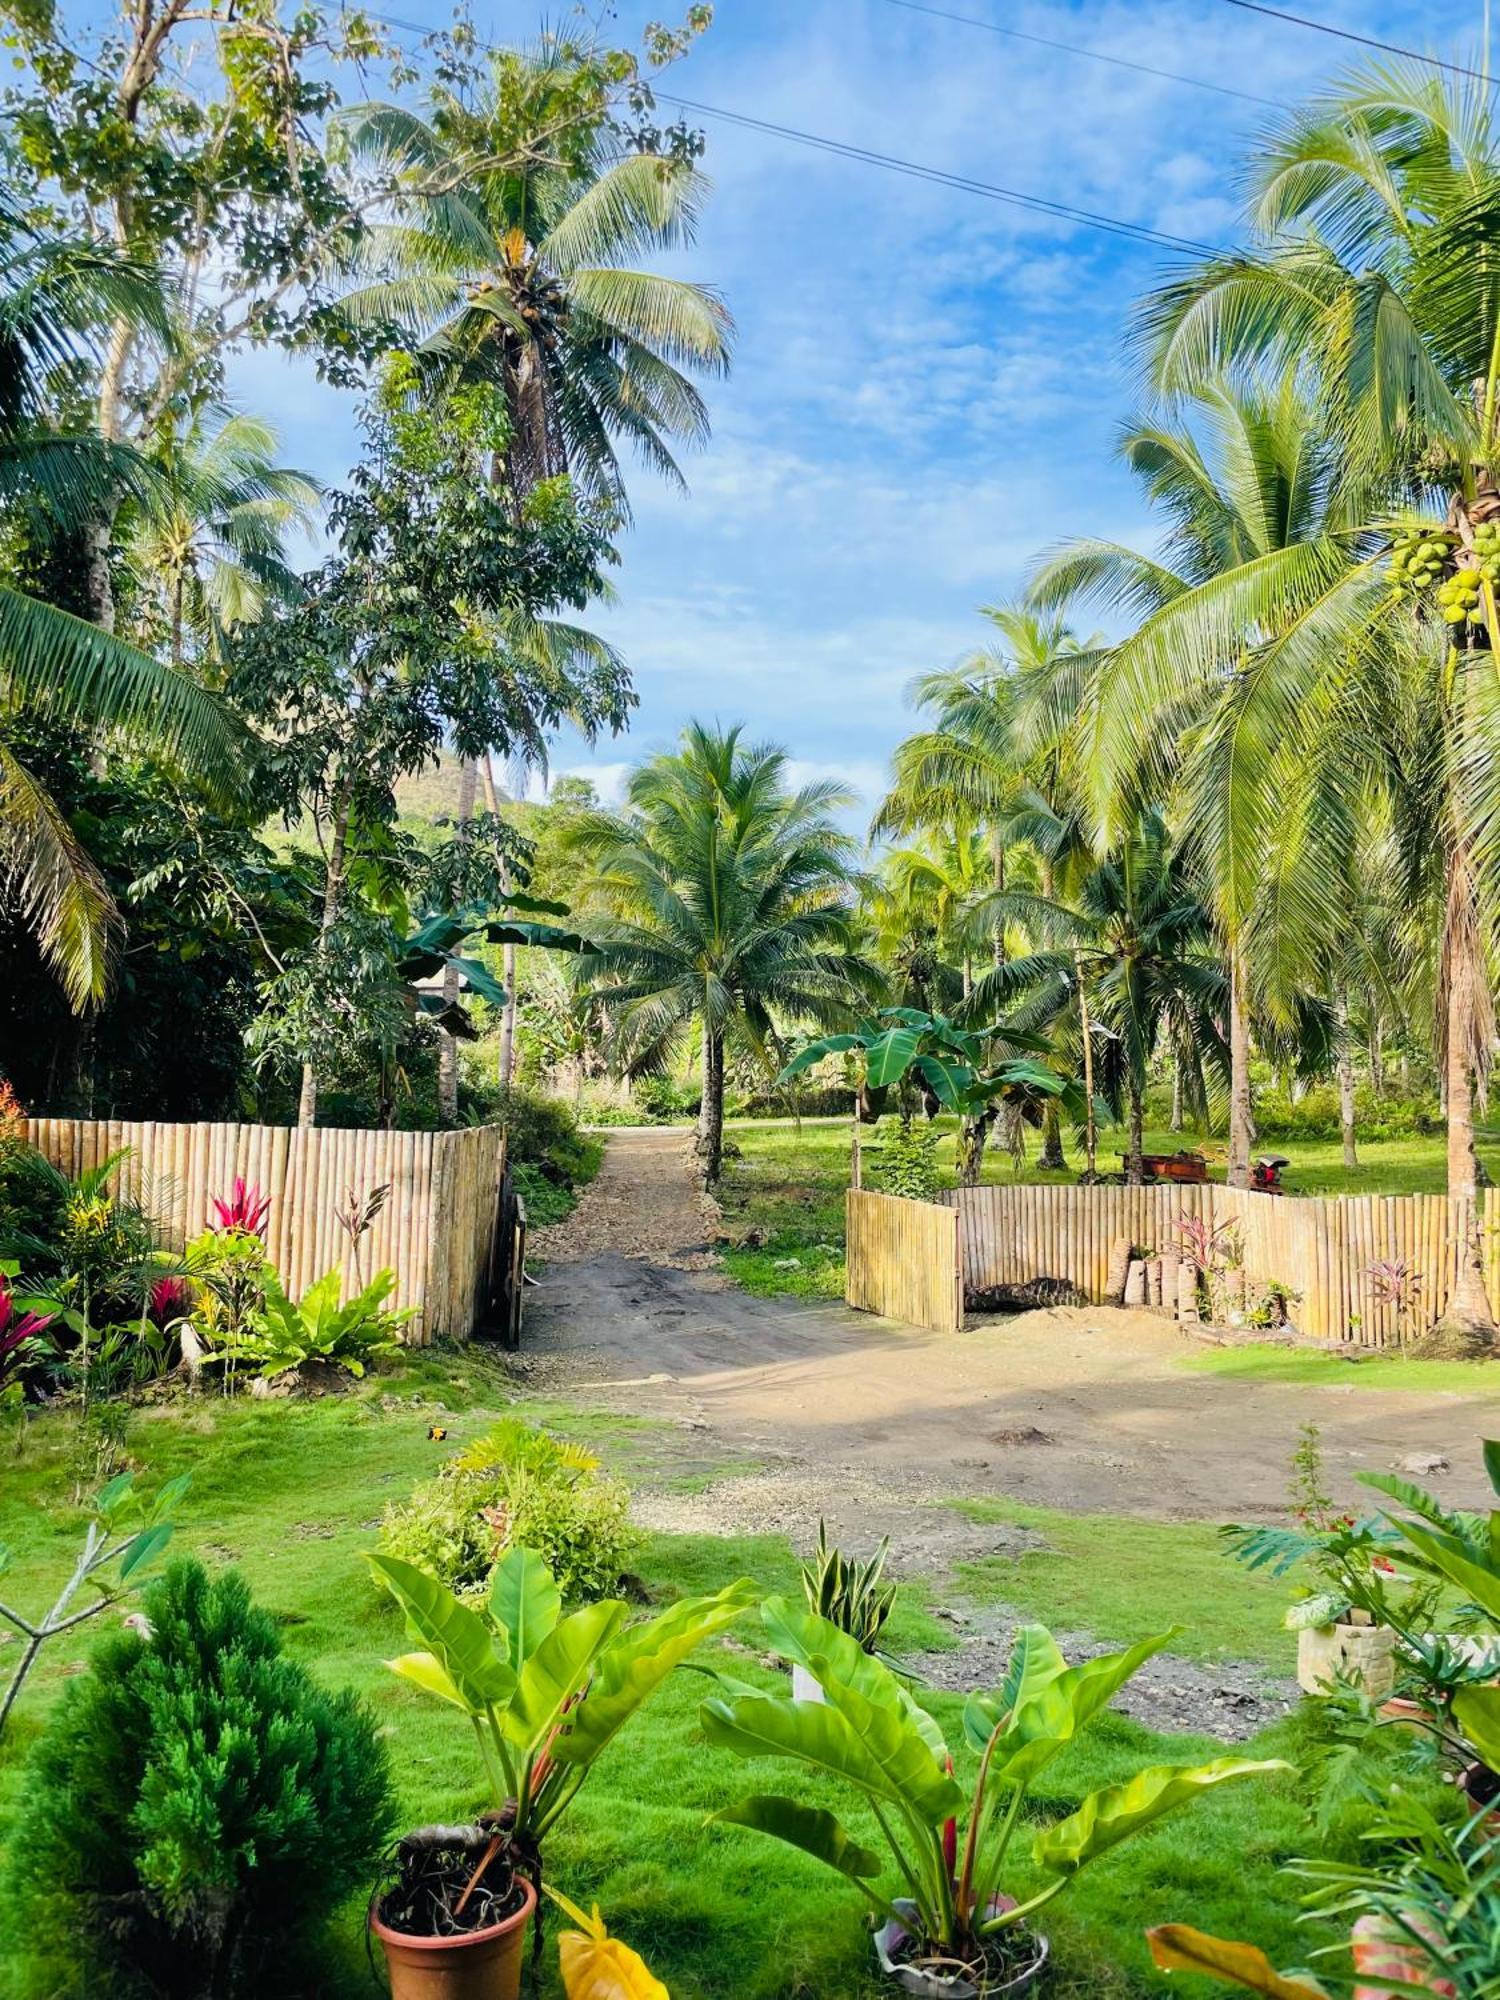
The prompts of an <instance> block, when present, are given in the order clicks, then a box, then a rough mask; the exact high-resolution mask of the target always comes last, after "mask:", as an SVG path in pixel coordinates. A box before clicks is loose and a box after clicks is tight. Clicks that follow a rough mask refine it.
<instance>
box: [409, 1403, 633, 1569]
mask: <svg viewBox="0 0 1500 2000" xmlns="http://www.w3.org/2000/svg"><path fill="white" fill-rule="evenodd" d="M629 1507H630V1493H629V1489H628V1488H627V1487H626V1486H625V1485H624V1484H623V1483H622V1482H621V1481H619V1480H617V1479H610V1478H607V1477H606V1476H605V1475H603V1474H602V1473H601V1472H600V1470H599V1461H598V1460H597V1459H596V1458H594V1457H592V1456H591V1455H590V1454H589V1453H588V1452H586V1451H584V1450H582V1449H581V1447H579V1446H578V1445H575V1444H569V1443H568V1442H566V1441H565V1440H564V1439H562V1438H555V1437H553V1436H552V1434H551V1433H550V1432H549V1431H544V1430H539V1429H537V1428H536V1427H535V1426H533V1425H531V1424H527V1423H523V1422H521V1420H520V1419H519V1418H516V1417H508V1418H506V1419H505V1420H504V1421H503V1422H501V1423H499V1424H497V1425H496V1426H495V1427H494V1429H493V1430H491V1431H489V1432H487V1433H486V1435H485V1436H484V1437H482V1438H478V1439H476V1440H475V1442H474V1443H473V1444H471V1445H467V1446H465V1448H464V1449H463V1450H462V1451H460V1452H456V1453H455V1454H454V1456H453V1457H452V1458H450V1459H449V1460H448V1461H447V1462H446V1464H444V1465H443V1466H442V1467H441V1468H440V1470H439V1471H438V1473H437V1474H436V1476H435V1477H434V1478H432V1479H428V1480H425V1481H424V1482H423V1483H422V1484H421V1485H420V1486H418V1487H417V1489H416V1490H415V1492H414V1493H413V1494H412V1496H411V1498H410V1499H409V1500H407V1501H405V1502H404V1503H401V1504H399V1505H396V1506H393V1507H389V1508H387V1510H386V1514H385V1519H384V1521H383V1522H382V1524H381V1532H380V1546H381V1548H382V1549H383V1550H384V1551H385V1553H386V1554H387V1555H391V1556H396V1557H399V1558H400V1559H401V1560H402V1561H404V1562H408V1563H412V1564H414V1565H415V1566H416V1567H417V1568H418V1569H424V1570H427V1571H428V1572H430V1574H431V1575H433V1576H435V1577H436V1578H437V1579H438V1580H439V1581H440V1582H442V1583H444V1584H446V1585H447V1586H448V1588H449V1589H450V1590H454V1591H457V1592H458V1593H459V1595H460V1596H462V1597H464V1598H465V1599H470V1598H473V1597H476V1596H482V1595H483V1594H484V1592H485V1590H486V1589H487V1588H488V1587H489V1583H490V1576H491V1572H492V1571H493V1569H494V1567H495V1564H496V1562H497V1560H498V1559H499V1557H500V1556H501V1555H502V1554H503V1552H504V1551H505V1550H507V1549H509V1548H527V1549H532V1550H534V1551H535V1552H536V1553H537V1555H539V1556H540V1557H541V1559H542V1560H543V1561H544V1562H545V1563H546V1565H547V1567H548V1569H549V1570H550V1571H551V1573H552V1575H553V1577H554V1578H555V1579H556V1581H557V1585H558V1588H559V1589H560V1590H561V1592H562V1595H563V1598H564V1600H565V1601H566V1602H568V1603H577V1602H582V1601H585V1600H588V1599H591V1598H599V1597H607V1596H609V1595H610V1594H611V1593H612V1592H614V1591H616V1590H618V1589H619V1587H620V1580H621V1578H622V1576H623V1575H624V1573H625V1571H626V1569H627V1567H628V1565H629V1564H630V1562H631V1561H632V1560H633V1558H634V1556H635V1553H636V1550H637V1548H638V1547H639V1537H638V1536H637V1535H636V1533H635V1531H634V1529H632V1528H631V1526H630V1524H629V1521H628V1518H627V1516H628V1512H629Z"/></svg>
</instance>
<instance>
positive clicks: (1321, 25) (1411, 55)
mask: <svg viewBox="0 0 1500 2000" xmlns="http://www.w3.org/2000/svg"><path fill="white" fill-rule="evenodd" d="M897 4H898V5H899V4H900V0H897ZM1224 4H1225V5H1226V6H1227V7H1239V8H1242V9H1243V10H1244V12H1245V13H1247V14H1265V15H1266V16H1268V18H1269V19H1271V20H1273V21H1287V22H1290V23H1291V25H1292V26H1293V27H1294V28H1310V29H1311V30H1312V31H1313V33H1314V34H1317V35H1334V36H1336V37H1337V38H1338V40H1339V41H1341V42H1358V43H1359V44H1360V45H1361V47H1363V48H1367V49H1380V50H1382V51H1383V52H1384V53H1385V54H1386V55H1388V56H1405V57H1406V59H1407V61H1408V62H1419V63H1426V64H1427V66H1428V67H1429V68H1430V69H1445V70H1447V71H1448V73H1449V74H1450V75H1451V76H1467V77H1472V78H1473V79H1474V81H1475V82H1476V83H1483V84H1488V85H1489V86H1490V88H1491V89H1493V88H1494V81H1495V80H1494V78H1493V77H1488V76H1486V75H1485V73H1484V71H1483V70H1482V69H1469V68H1467V67H1466V66H1465V65H1464V64H1463V63H1451V62H1444V61H1443V59H1442V57H1441V56H1424V55H1423V54H1421V52H1420V51H1419V50H1417V49H1407V48H1403V47H1402V46H1401V44H1400V43H1399V42H1382V41H1377V40H1376V38H1375V37H1374V36H1373V35H1356V34H1355V33H1354V31H1353V29H1352V28H1335V27H1334V26H1332V24H1331V23H1330V22H1328V21H1311V20H1309V19H1308V17H1307V16H1306V15H1305V14H1286V13H1283V12H1282V10H1281V9H1280V8H1279V7H1267V6H1264V5H1263V4H1262V0H1224Z"/></svg>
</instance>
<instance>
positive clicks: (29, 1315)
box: [0, 1277, 57, 1373]
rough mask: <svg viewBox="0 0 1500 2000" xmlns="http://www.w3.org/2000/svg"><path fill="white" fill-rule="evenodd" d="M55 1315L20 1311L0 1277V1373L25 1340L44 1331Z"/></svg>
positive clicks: (8, 1285) (8, 1288)
mask: <svg viewBox="0 0 1500 2000" xmlns="http://www.w3.org/2000/svg"><path fill="white" fill-rule="evenodd" d="M56 1317H57V1315H56V1313H35V1312H22V1311H21V1309H20V1307H19V1306H18V1305H17V1304H16V1301H15V1298H14V1296H13V1295H12V1292H11V1289H10V1284H9V1281H8V1280H7V1279H5V1278H3V1277H0V1373H3V1372H4V1370H5V1367H6V1364H7V1363H8V1362H9V1361H10V1359H11V1357H12V1356H13V1355H14V1354H15V1353H16V1351H17V1350H18V1349H19V1348H20V1347H21V1346H22V1345H23V1344H24V1343H25V1342H26V1341H28V1340H35V1339H36V1337H37V1335H38V1334H39V1333H45V1332H46V1331H47V1328H48V1327H49V1326H51V1324H52V1322H53V1320H54V1319H56Z"/></svg>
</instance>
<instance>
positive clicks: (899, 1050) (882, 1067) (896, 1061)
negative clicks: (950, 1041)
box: [865, 1027, 922, 1089]
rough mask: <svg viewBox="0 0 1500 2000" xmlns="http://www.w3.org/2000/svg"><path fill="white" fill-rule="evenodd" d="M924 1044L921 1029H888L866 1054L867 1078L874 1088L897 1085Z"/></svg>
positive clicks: (871, 1045) (877, 1037) (877, 1038)
mask: <svg viewBox="0 0 1500 2000" xmlns="http://www.w3.org/2000/svg"><path fill="white" fill-rule="evenodd" d="M921 1042H922V1031H921V1029H920V1028H901V1027H897V1028H887V1029H886V1030H885V1032H884V1033H883V1034H880V1035H877V1036H876V1038H875V1040H874V1041H873V1042H871V1044H870V1046H869V1048H868V1049H867V1050H866V1052H865V1078H866V1081H867V1082H868V1083H869V1084H870V1085H871V1086H872V1088H876V1089H878V1088H879V1086H880V1085H881V1084H884V1083H895V1082H897V1080H898V1079H899V1078H901V1077H903V1076H904V1075H905V1074H906V1072H907V1070H908V1068H909V1067H910V1066H911V1059H912V1057H913V1056H914V1055H915V1054H916V1052H917V1050H918V1048H919V1047H920V1046H921Z"/></svg>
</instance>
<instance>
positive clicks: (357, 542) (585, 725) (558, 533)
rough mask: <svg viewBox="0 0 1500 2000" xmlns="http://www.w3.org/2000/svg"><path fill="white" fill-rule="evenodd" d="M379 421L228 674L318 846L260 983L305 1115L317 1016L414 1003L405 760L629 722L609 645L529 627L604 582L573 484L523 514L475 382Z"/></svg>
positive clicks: (264, 771) (529, 749) (313, 1104)
mask: <svg viewBox="0 0 1500 2000" xmlns="http://www.w3.org/2000/svg"><path fill="white" fill-rule="evenodd" d="M370 425H371V435H372V446H373V451H372V457H371V459H370V460H369V461H368V462H367V463H365V464H364V465H362V466H361V467H360V468H359V469H358V470H357V471H356V472H355V473H354V475H353V477H352V480H351V483H350V487H349V490H348V491H347V492H345V493H343V494H341V495H339V496H338V497H337V499H336V500H335V501H334V503H333V505H332V507H331V509H330V514H331V518H332V521H333V525H334V530H335V533H336V535H337V538H338V548H337V552H336V553H335V554H334V555H333V556H331V557H330V558H329V559H328V560H327V561H326V562H325V563H324V564H323V565H322V567H321V569H320V570H318V571H317V572H315V573H314V574H313V575H312V576H311V577H309V578H307V579H306V581H305V588H304V595H303V598H302V600H301V601H300V602H298V603H296V604H293V605H286V606H281V605H272V606H269V607H268V610H267V615H266V616H265V617H264V618H263V619H262V620H261V622H260V623H259V624H258V625H257V626H254V627H252V628H249V629H247V630H246V631H245V632H244V633H243V634H242V635H241V637H240V639H239V640H238V642H237V644H236V647H235V652H234V659H233V667H232V672H231V675H230V680H229V687H230V690H231V693H232V694H233V695H234V697H235V698H236V699H237V700H238V701H240V702H241V703H242V704H243V705H244V706H245V707H246V708H247V710H248V711H249V712H250V713H251V714H253V715H255V716H258V717H260V718H263V727H264V738H263V748H262V753H261V759H260V762H261V782H262V788H263V798H264V801H265V803H266V804H267V805H270V806H273V807H275V808H276V809H279V810H280V811H282V812H283V813H284V814H286V815H287V817H288V818H289V819H292V820H296V819H298V818H300V817H301V816H302V815H304V814H305V815H306V816H307V820H308V822H309V823H310V825H311V827H312V829H313V832H314V834H315V836H316V838H317V840H318V843H319V847H320V850H321V852H322V856H323V862H324V881H323V889H322V897H321V909H320V912H319V916H318V935H317V940H316V943H315V945H314V947H313V950H312V954H311V958H310V960H309V961H308V962H306V963H303V964H300V965H298V966H296V967H292V968H289V969H288V970H287V971H286V972H284V973H283V974H281V975H279V976H278V979H277V980H276V981H273V982H272V985H271V988H270V990H269V992H268V995H267V997H268V999H269V1001H270V1002H271V1004H272V1007H273V1010H274V1011H275V1012H277V1013H279V1015H280V1016H281V1018H282V1020H283V1022H284V1023H286V1024H287V1025H288V1029H289V1032H290V1034H291V1038H292V1040H293V1041H295V1040H296V1039H297V1038H298V1037H300V1038H301V1040H302V1043H303V1046H304V1050H305V1054H304V1059H303V1077H302V1090H301V1100H300V1105H299V1114H298V1115H299V1121H300V1122H301V1123H302V1124H304V1125H305V1124H311V1123H312V1122H313V1120H314V1117H315V1115H316V1109H317V1084H318V1067H319V1060H320V1056H319V1051H318V1049H317V1047H316V1046H315V1044H316V1040H317V1032H318V1025H319V1023H320V1022H331V1019H332V1014H331V1012H330V1010H334V1011H336V1012H338V1013H339V1014H341V1015H342V1017H343V1019H344V1021H345V1023H346V1024H347V1027H348V1029H349V1031H350V1032H353V1031H354V1030H355V1029H356V1028H357V1024H358V1018H359V1015H360V1012H361V1009H362V1007H363V1006H364V1005H368V1006H370V1007H375V1006H379V1005H387V1004H388V1005H392V1006H394V1005H396V1004H404V1003H400V1001H399V996H398V994H397V993H396V989H395V987H394V986H393V985H392V983H391V981H390V977H389V971H390V968H389V958H390V954H389V952H388V950H387V949H386V943H387V931H386V924H387V920H388V918H389V915H390V914H391V910H392V908H393V907H394V904H393V900H392V898H391V896H390V895H388V894H387V893H386V892H387V891H388V890H390V889H391V888H392V886H393V885H392V884H391V883H390V882H389V880H388V879H385V880H384V882H383V881H382V868H381V863H382V849H385V848H388V846H389V843H388V841H387V840H386V837H385V835H384V833H383V831H382V830H383V829H385V828H386V827H388V826H389V824H390V822H391V820H392V819H393V817H394V813H395V799H394V793H393V786H394V784H395V782H396V780H397V778H399V777H400V776H401V775H402V774H403V773H405V772H410V771H416V770H419V769H420V768H421V767H422V766H423V765H424V764H426V763H430V762H433V761H435V760H436V757H437V754H438V751H439V749H440V748H441V746H442V744H443V743H444V741H445V739H451V740H452V741H453V742H454V743H455V745H456V747H457V748H458V750H459V753H460V755H461V756H463V757H466V758H468V759H470V760H472V759H473V757H475V756H476V755H478V754H481V753H482V752H484V751H487V750H489V749H491V748H493V749H497V750H499V751H500V752H501V753H502V754H510V753H512V752H525V753H528V754H530V755H532V756H534V757H536V758H538V759H540V758H541V757H542V756H543V755H544V753H545V745H546V738H547V733H548V731H549V730H551V729H553V728H555V727H557V726H558V725H559V724H560V723H561V722H562V721H563V720H565V719H566V720H568V721H570V722H572V723H573V724H574V726H575V727H577V728H578V729H579V730H580V731H582V733H583V734H584V735H585V736H588V737H592V736H593V735H594V734H595V732H596V731H597V730H599V729H600V728H602V727H609V728H611V729H617V728H619V727H621V726H622V725H623V723H624V721H625V718H626V715H627V714H628V712H629V708H630V706H631V704H632V702H633V696H632V695H631V693H630V691H629V684H628V682H627V680H626V677H625V674H624V670H623V668H622V667H621V666H620V664H619V662H618V660H617V659H616V658H615V656H614V655H613V653H611V652H609V651H608V650H607V649H600V648H594V647H590V646H588V645H584V644H580V645H578V646H577V647H570V646H569V644H568V642H567V640H566V637H564V639H563V640H562V641H560V642H559V643H558V644H556V645H546V644H540V643H535V634H536V631H537V627H538V622H539V619H538V614H539V612H540V611H541V610H542V609H543V608H544V607H545V608H551V607H554V606H557V605H561V604H581V603H583V602H584V601H585V600H586V599H587V598H588V597H590V596H591V595H593V594H595V593H596V592H597V591H598V590H599V589H600V587H601V581H602V579H601V568H602V565H603V564H604V563H605V562H606V561H608V560H612V551H611V549H610V545H609V541H608V535H607V530H606V526H605V524H604V522H603V521H602V520H601V518H600V517H599V516H598V515H597V514H596V513H593V512H591V511H585V510H580V509H579V508H578V507H576V506H575V505H574V504H573V502H572V500H571V497H570V496H569V494H568V492H567V491H566V487H565V484H564V486H563V487H561V488H559V487H558V486H555V485H548V486H546V487H543V488H541V489H539V490H538V492H537V493H536V494H534V495H533V496H532V500H531V502H530V503H529V504H528V507H527V508H526V510H525V512H524V514H523V516H522V518H521V519H520V520H517V519H516V518H515V516H514V515H513V514H512V512H511V510H510V509H509V508H508V506H507V505H506V504H505V502H504V500H503V498H502V497H501V496H500V495H499V494H497V493H496V492H495V490H494V489H493V488H492V487H490V486H489V485H487V484H486V483H484V482H483V481H482V480H480V479H477V478H476V476H475V466H476V462H477V459H478V457H479V456H480V455H481V454H482V453H484V452H485V451H486V450H487V449H489V448H492V446H493V444H494V441H495V439H496V438H497V437H503V435H504V434H505V433H504V429H503V425H502V426H501V427H500V428H499V429H496V428H495V427H494V413H493V407H492V403H491V401H490V400H489V399H488V398H487V397H486V396H485V395H484V394H483V392H480V391H473V392H465V393H464V394H463V395H462V396H461V397H459V398H456V399H452V400H450V403H449V405H448V406H447V408H446V410H445V413H444V417H443V421H442V423H441V425H438V424H436V423H434V422H430V421H428V422H424V423H423V424H421V425H420V426H419V427H415V428H414V427H412V426H410V425H407V424H404V423H401V422H399V421H397V420H395V419H393V418H392V417H391V416H390V415H389V414H388V413H387V411H386V410H385V409H383V408H382V407H381V406H380V405H376V406H375V407H373V408H372V410H371V413H370ZM356 867H357V868H358V870H359V871H360V872H362V873H363V875H364V876H365V878H366V882H367V885H368V886H369V888H370V890H371V893H370V894H366V895H365V896H363V897H362V898H352V897H351V874H352V872H353V871H354V870H355V869H356ZM403 886H404V885H400V884H396V885H394V887H395V890H396V894H397V895H398V896H399V895H401V894H402V893H403ZM382 963H384V967H385V969H384V970H382ZM382 991H384V992H385V994H386V1000H385V1001H382V1000H381V998H380V995H381V993H382ZM361 992H363V993H364V995H365V996H366V997H365V1000H364V1001H363V1002H361V1001H359V1000H358V999H357V995H358V994H359V993H361ZM341 994H342V996H343V997H342V998H339V997H338V996H340V995H341ZM390 1020H391V1021H392V1022H393V1021H394V1015H392V1016H390ZM281 1040H282V1046H283V1047H284V1046H286V1036H285V1035H284V1036H283V1037H282V1038H281Z"/></svg>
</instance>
